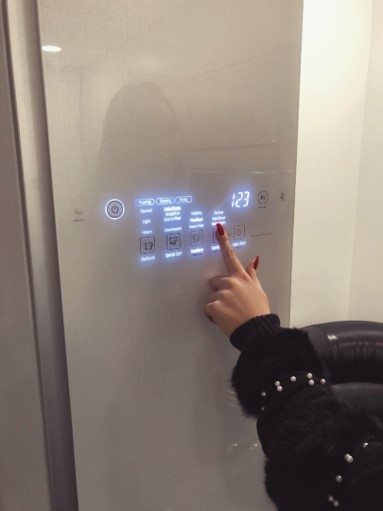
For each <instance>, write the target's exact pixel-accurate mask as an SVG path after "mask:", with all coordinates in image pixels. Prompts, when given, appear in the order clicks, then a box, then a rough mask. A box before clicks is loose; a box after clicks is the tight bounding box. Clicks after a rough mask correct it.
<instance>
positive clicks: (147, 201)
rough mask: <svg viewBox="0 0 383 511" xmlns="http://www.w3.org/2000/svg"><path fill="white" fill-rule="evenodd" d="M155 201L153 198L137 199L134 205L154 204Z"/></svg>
mask: <svg viewBox="0 0 383 511" xmlns="http://www.w3.org/2000/svg"><path fill="white" fill-rule="evenodd" d="M155 203H156V201H155V200H154V199H137V200H136V201H135V205H136V206H138V207H143V206H154V204H155Z"/></svg>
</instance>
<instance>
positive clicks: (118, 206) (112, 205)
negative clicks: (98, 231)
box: [105, 199, 125, 220]
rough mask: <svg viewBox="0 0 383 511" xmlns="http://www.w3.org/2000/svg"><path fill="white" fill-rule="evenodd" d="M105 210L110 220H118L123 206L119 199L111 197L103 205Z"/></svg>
mask: <svg viewBox="0 0 383 511" xmlns="http://www.w3.org/2000/svg"><path fill="white" fill-rule="evenodd" d="M105 212H106V214H107V215H108V217H109V218H111V219H112V220H118V219H119V218H121V217H122V215H123V214H124V212H125V207H124V205H123V203H122V202H121V201H120V200H118V199H112V200H110V201H109V202H108V203H107V205H106V206H105Z"/></svg>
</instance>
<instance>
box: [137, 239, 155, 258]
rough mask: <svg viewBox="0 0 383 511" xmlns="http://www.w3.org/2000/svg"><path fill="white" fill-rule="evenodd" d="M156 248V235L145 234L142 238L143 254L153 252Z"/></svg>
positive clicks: (141, 250) (141, 247)
mask: <svg viewBox="0 0 383 511" xmlns="http://www.w3.org/2000/svg"><path fill="white" fill-rule="evenodd" d="M155 249H156V240H155V237H154V236H145V237H143V238H140V252H141V254H153V252H154V251H155Z"/></svg>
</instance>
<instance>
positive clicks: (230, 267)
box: [215, 224, 244, 275]
mask: <svg viewBox="0 0 383 511" xmlns="http://www.w3.org/2000/svg"><path fill="white" fill-rule="evenodd" d="M215 236H216V238H217V241H218V243H219V246H220V248H221V254H222V257H223V261H224V263H225V266H226V269H227V271H228V273H229V275H233V274H234V273H238V272H243V271H244V269H243V266H242V264H241V261H240V260H239V259H238V257H237V255H236V253H235V252H234V250H233V247H232V246H231V244H230V241H229V237H228V235H227V233H226V231H225V230H224V228H223V227H222V225H221V224H217V231H216V233H215Z"/></svg>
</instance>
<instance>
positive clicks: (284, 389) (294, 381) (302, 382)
mask: <svg viewBox="0 0 383 511" xmlns="http://www.w3.org/2000/svg"><path fill="white" fill-rule="evenodd" d="M319 384H320V385H326V384H327V381H326V380H325V378H322V377H321V376H314V374H313V373H311V372H310V371H309V372H306V371H302V372H299V373H295V374H290V375H286V376H284V377H283V378H280V379H279V380H275V381H274V382H273V385H272V386H269V387H264V388H263V389H262V390H260V391H259V394H260V396H261V398H262V404H261V406H260V411H261V412H263V411H264V410H265V409H266V406H267V405H268V403H269V402H270V400H272V399H273V396H275V395H276V393H278V394H279V395H280V396H284V395H286V394H287V396H288V395H290V393H294V392H297V391H299V390H300V389H302V388H303V387H304V386H306V385H309V386H310V387H314V385H319ZM265 405H266V406H265Z"/></svg>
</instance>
